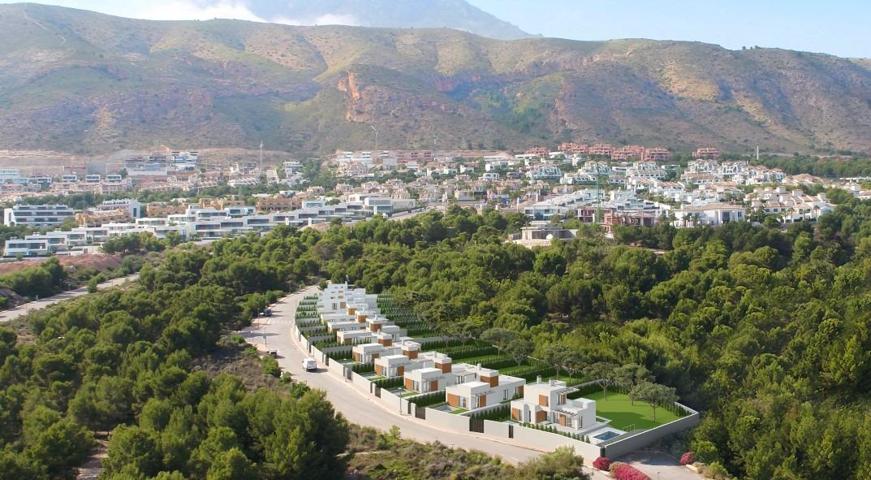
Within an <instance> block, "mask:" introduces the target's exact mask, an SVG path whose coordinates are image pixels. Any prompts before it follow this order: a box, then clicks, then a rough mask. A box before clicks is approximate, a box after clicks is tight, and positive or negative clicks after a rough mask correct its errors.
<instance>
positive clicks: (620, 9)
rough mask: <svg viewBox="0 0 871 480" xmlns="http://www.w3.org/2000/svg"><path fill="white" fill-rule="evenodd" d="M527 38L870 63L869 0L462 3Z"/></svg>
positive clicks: (481, 0) (524, 0)
mask: <svg viewBox="0 0 871 480" xmlns="http://www.w3.org/2000/svg"><path fill="white" fill-rule="evenodd" d="M469 1H470V2H471V3H472V4H474V5H475V6H477V7H479V8H481V9H482V10H485V11H488V12H490V13H492V14H494V15H496V16H497V17H499V18H502V19H503V20H507V21H509V22H511V23H513V24H515V25H517V26H519V27H520V28H522V29H524V30H526V31H527V32H530V33H541V34H544V35H547V36H553V37H564V38H573V39H578V40H605V39H611V38H635V37H643V38H652V39H656V40H697V41H702V42H708V43H716V44H719V45H723V46H724V47H727V48H733V49H737V48H741V47H742V46H745V45H746V46H752V45H759V46H761V47H779V48H788V49H791V50H805V51H812V52H825V53H832V54H835V55H840V56H844V57H865V58H871V0H537V1H536V0H469Z"/></svg>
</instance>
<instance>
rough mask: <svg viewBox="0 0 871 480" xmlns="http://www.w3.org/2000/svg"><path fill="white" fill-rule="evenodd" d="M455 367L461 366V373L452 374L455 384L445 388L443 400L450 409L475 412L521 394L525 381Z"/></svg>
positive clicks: (480, 370) (474, 368)
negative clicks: (445, 400) (444, 399)
mask: <svg viewBox="0 0 871 480" xmlns="http://www.w3.org/2000/svg"><path fill="white" fill-rule="evenodd" d="M457 366H458V367H460V366H462V367H463V371H462V372H460V373H459V374H457V373H454V374H455V378H456V383H455V384H454V385H451V386H449V387H447V388H445V398H446V399H447V403H448V405H450V406H451V407H454V408H463V409H466V410H475V409H478V408H483V407H486V406H488V405H496V404H498V403H502V402H507V401H509V400H511V399H512V398H514V397H515V396H517V395H522V394H523V388H524V385H525V384H526V380H524V379H522V378H518V377H512V376H509V375H499V371H498V370H492V369H489V368H482V367H480V366H474V367H472V366H470V365H466V364H462V365H457Z"/></svg>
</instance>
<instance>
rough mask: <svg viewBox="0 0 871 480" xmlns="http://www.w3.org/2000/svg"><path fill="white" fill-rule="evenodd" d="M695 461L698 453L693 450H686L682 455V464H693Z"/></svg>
mask: <svg viewBox="0 0 871 480" xmlns="http://www.w3.org/2000/svg"><path fill="white" fill-rule="evenodd" d="M694 463H696V454H694V453H693V452H686V453H684V454H683V455H681V456H680V464H681V465H692V464H694Z"/></svg>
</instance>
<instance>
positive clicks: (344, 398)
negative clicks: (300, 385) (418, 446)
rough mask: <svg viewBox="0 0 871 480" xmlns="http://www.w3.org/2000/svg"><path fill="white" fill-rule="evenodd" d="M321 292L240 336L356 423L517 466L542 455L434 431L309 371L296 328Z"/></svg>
mask: <svg viewBox="0 0 871 480" xmlns="http://www.w3.org/2000/svg"><path fill="white" fill-rule="evenodd" d="M316 291H317V288H316V287H309V288H306V289H304V290H302V291H299V292H297V293H294V294H291V295H288V296H287V297H284V298H283V299H281V300H280V301H279V302H278V303H277V304H276V305H275V306H274V307H273V308H272V312H273V314H272V317H268V318H259V319H257V320H255V322H254V324H253V325H252V326H251V327H249V328H247V329H245V330H243V331H242V332H241V335H242V336H243V337H245V339H246V340H247V341H248V342H249V343H251V344H252V345H254V346H256V347H258V348H260V349H264V348H266V349H268V350H278V353H279V358H278V364H279V365H280V366H281V368H282V369H283V370H285V371H289V372H290V373H291V374H292V375H293V376H294V377H295V378H296V379H297V380H300V381H302V382H305V383H306V384H307V385H309V386H310V387H312V388H316V389H319V390H323V391H325V392H326V394H327V399H328V400H329V401H330V402H331V403H332V404H333V406H335V408H336V410H338V411H339V412H341V413H342V414H343V415H344V416H345V418H347V419H348V420H349V421H351V422H354V423H357V424H359V425H364V426H368V427H374V428H376V429H378V430H381V431H387V430H389V429H390V427H391V426H393V425H396V426H398V427H399V428H400V430H401V431H402V435H403V437H405V438H410V439H414V440H418V441H422V442H435V441H438V442H441V443H443V444H445V445H449V446H452V447H458V448H463V449H469V448H470V447H473V448H474V449H475V450H480V451H482V452H484V453H487V454H490V455H495V456H498V457H500V458H502V459H503V460H504V461H506V462H508V463H512V464H517V463H521V462H524V461H526V460H529V459H531V458H534V457H536V456H538V455H540V454H541V453H542V452H538V451H535V450H530V449H526V448H522V447H518V446H516V445H510V444H507V443H500V442H496V441H494V440H492V439H489V438H486V437H483V436H479V435H476V434H473V433H459V432H452V431H445V430H441V429H438V428H435V427H433V426H431V425H427V424H426V423H424V422H423V421H421V420H419V419H417V418H413V417H411V416H409V415H406V414H400V412H394V411H392V410H388V408H387V407H386V406H384V405H383V404H381V403H378V402H376V401H375V400H374V398H373V397H371V396H367V395H365V394H363V392H361V391H359V390H357V389H355V388H354V387H353V386H351V384H350V383H346V382H345V381H343V380H342V379H340V378H338V377H337V376H335V375H331V374H329V373H328V372H327V370H326V369H324V368H321V369H320V370H318V371H317V372H313V373H307V372H305V371H304V370H303V368H302V360H303V359H304V358H305V357H306V356H307V354H306V353H304V351H303V349H302V346H301V345H299V344H298V343H297V342H295V341H294V339H293V335H292V334H291V329H292V327H293V321H294V317H295V312H296V306H297V305H298V304H299V301H300V300H302V298H303V297H305V296H306V295H309V294H311V293H314V292H316ZM321 366H322V365H321Z"/></svg>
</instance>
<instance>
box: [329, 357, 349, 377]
mask: <svg viewBox="0 0 871 480" xmlns="http://www.w3.org/2000/svg"><path fill="white" fill-rule="evenodd" d="M327 370H328V371H329V372H330V373H332V374H333V375H335V376H337V377H341V378H345V365H343V364H342V362H339V361H337V360H331V361H330V363H328V364H327Z"/></svg>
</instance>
